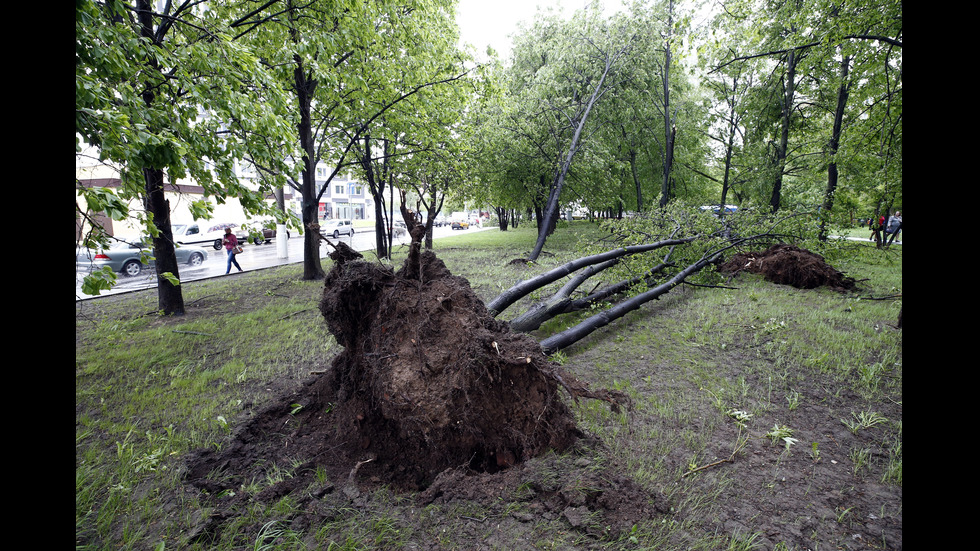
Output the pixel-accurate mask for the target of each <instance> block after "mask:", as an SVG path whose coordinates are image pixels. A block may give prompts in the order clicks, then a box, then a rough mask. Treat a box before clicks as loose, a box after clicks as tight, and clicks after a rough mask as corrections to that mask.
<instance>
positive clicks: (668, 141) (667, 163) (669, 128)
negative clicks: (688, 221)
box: [660, 0, 677, 207]
mask: <svg viewBox="0 0 980 551" xmlns="http://www.w3.org/2000/svg"><path fill="white" fill-rule="evenodd" d="M673 27H674V2H673V0H671V2H670V4H669V6H668V12H667V38H666V39H665V40H664V74H663V78H662V79H661V80H662V82H663V92H664V170H663V178H662V180H661V182H660V206H661V207H665V206H667V203H669V202H670V199H671V189H670V188H671V186H670V182H671V174H670V172H671V169H672V168H673V166H674V138H675V137H676V136H677V126H676V124H675V123H674V122H673V121H671V118H670V63H671V52H670V47H671V44H670V42H671V38H672V34H673V30H672V29H673Z"/></svg>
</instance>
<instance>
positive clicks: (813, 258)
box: [718, 243, 855, 290]
mask: <svg viewBox="0 0 980 551" xmlns="http://www.w3.org/2000/svg"><path fill="white" fill-rule="evenodd" d="M718 271H720V272H722V273H728V274H733V275H734V274H738V273H740V272H743V271H745V272H752V273H757V274H762V275H763V276H764V277H765V278H766V280H767V281H771V282H773V283H778V284H781V285H790V286H793V287H796V288H798V289H814V288H816V287H830V288H832V289H836V290H850V289H853V288H854V286H855V281H854V280H853V279H852V278H849V277H845V276H844V274H842V273H841V272H839V271H837V270H836V269H835V268H834V267H833V266H830V265H829V264H827V262H826V261H825V260H824V258H823V257H822V256H820V255H818V254H816V253H814V252H811V251H808V250H806V249H801V248H799V247H795V246H793V245H787V244H784V243H780V244H777V245H773V246H772V247H769V248H768V249H766V250H765V251H760V252H747V253H739V254H736V255H735V256H733V257H732V258H731V259H729V260H728V261H727V262H725V263H723V264H722V265H720V266H719V267H718Z"/></svg>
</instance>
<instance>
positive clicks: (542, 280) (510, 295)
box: [487, 237, 697, 317]
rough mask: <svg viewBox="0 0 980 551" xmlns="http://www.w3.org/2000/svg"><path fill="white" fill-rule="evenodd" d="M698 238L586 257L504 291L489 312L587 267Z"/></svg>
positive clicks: (499, 309)
mask: <svg viewBox="0 0 980 551" xmlns="http://www.w3.org/2000/svg"><path fill="white" fill-rule="evenodd" d="M695 239H697V237H685V238H682V239H665V240H662V241H657V242H656V243H649V244H646V245H633V246H630V247H623V248H619V249H613V250H610V251H606V252H604V253H599V254H595V255H591V256H586V257H583V258H578V259H575V260H573V261H571V262H568V263H567V264H564V265H562V266H559V267H557V268H554V269H552V270H549V271H548V272H545V273H543V274H541V275H538V276H536V277H533V278H531V279H528V280H525V281H522V282H520V283H518V284H517V285H515V286H513V287H511V288H510V289H508V290H506V291H504V292H503V293H501V294H500V295H498V296H497V297H496V298H494V299H493V300H491V301H490V302H489V303H488V304H487V310H489V311H490V315H492V316H494V317H496V316H497V315H499V314H500V313H501V312H503V311H504V310H506V309H507V308H508V307H509V306H510V305H512V304H514V303H515V302H517V301H518V300H520V299H521V298H522V297H524V296H526V295H527V294H528V293H531V292H532V291H534V290H536V289H539V288H541V287H544V286H545V285H548V284H549V283H553V282H555V281H558V280H559V279H561V278H563V277H565V276H567V275H569V274H571V273H572V272H575V271H577V270H579V269H581V268H584V267H586V266H592V265H595V264H600V263H602V262H606V261H608V260H613V259H616V258H622V257H624V256H628V255H631V254H637V253H643V252H648V251H652V250H655V249H659V248H661V247H669V246H672V245H680V244H683V243H690V242H691V241H694V240H695Z"/></svg>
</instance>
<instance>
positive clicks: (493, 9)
mask: <svg viewBox="0 0 980 551" xmlns="http://www.w3.org/2000/svg"><path fill="white" fill-rule="evenodd" d="M589 1H590V0H492V1H488V0H459V5H458V8H457V12H456V13H457V16H456V17H457V22H458V23H459V30H460V34H461V38H462V40H463V42H464V43H469V44H472V45H473V46H475V47H476V52H477V56H478V57H479V58H480V59H483V58H484V52H486V49H487V45H490V46H493V49H495V50H497V53H498V55H499V57H500V59H501V60H502V61H503V60H506V59H507V57H508V56H509V54H510V43H511V38H510V35H512V34H514V33H515V32H516V31H517V28H518V24H519V23H521V22H522V21H523V22H527V23H530V22H531V21H532V20H533V19H534V14H535V13H537V8H538V7H539V6H540V7H542V8H547V7H549V6H550V7H553V8H554V9H555V10H556V11H557V10H559V9H561V10H563V13H564V14H565V15H566V16H568V15H571V14H572V12H574V11H575V10H576V9H581V8H583V7H585V6H586V5H587V4H588V3H589ZM603 3H604V4H606V5H610V4H618V0H605V1H604V2H603Z"/></svg>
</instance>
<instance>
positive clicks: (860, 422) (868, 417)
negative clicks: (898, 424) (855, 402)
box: [840, 411, 888, 434]
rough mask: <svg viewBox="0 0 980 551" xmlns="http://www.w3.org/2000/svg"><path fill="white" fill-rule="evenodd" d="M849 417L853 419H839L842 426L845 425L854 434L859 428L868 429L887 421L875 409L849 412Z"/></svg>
mask: <svg viewBox="0 0 980 551" xmlns="http://www.w3.org/2000/svg"><path fill="white" fill-rule="evenodd" d="M851 417H853V418H854V419H853V420H846V419H841V420H840V422H841V423H844V426H846V427H847V428H848V430H850V431H851V432H852V433H854V434H857V433H858V431H860V430H863V429H868V428H871V427H873V426H875V425H878V424H881V423H884V422H885V421H888V419H887V418H886V417H884V416H882V415H881V414H879V413H878V412H875V411H862V412H860V413H854V412H851Z"/></svg>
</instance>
